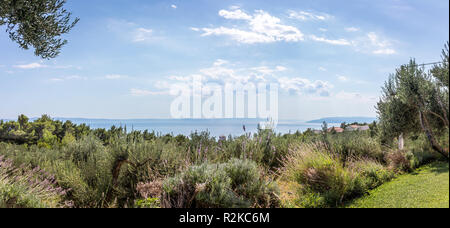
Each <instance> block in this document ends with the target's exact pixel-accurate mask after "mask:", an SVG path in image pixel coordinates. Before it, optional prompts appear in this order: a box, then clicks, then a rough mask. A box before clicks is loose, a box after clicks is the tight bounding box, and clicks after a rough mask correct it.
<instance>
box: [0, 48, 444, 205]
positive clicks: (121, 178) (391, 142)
mask: <svg viewBox="0 0 450 228" xmlns="http://www.w3.org/2000/svg"><path fill="white" fill-rule="evenodd" d="M448 102H449V100H448V46H446V49H445V50H444V54H443V63H442V64H438V65H435V66H434V67H433V69H432V70H431V71H429V72H425V70H424V69H423V68H420V66H418V65H417V64H416V63H415V62H414V61H411V62H410V63H409V64H408V65H405V66H402V67H401V68H400V69H399V70H398V71H397V72H396V74H394V75H392V76H391V78H390V80H389V81H388V82H387V83H386V85H385V87H384V90H383V97H382V99H381V101H380V102H379V104H378V107H377V108H378V112H379V121H378V122H374V123H372V124H371V125H370V130H369V131H348V132H343V133H337V132H336V131H330V132H328V131H327V130H326V129H327V127H326V125H324V130H325V131H322V132H321V133H315V132H314V131H312V130H311V129H310V130H308V131H305V132H302V133H300V132H297V133H295V134H284V135H281V134H276V133H275V132H274V131H273V130H264V129H260V130H259V131H258V132H257V133H255V134H250V133H249V134H245V135H242V136H239V137H232V136H229V137H219V138H215V137H211V136H210V135H209V133H208V132H201V133H197V132H195V133H192V134H191V135H190V136H183V135H178V136H174V135H160V134H157V133H155V132H149V131H143V132H140V131H128V130H127V129H126V128H122V127H119V128H117V127H112V128H111V129H109V130H106V129H90V127H89V126H87V125H84V124H82V125H75V124H73V123H71V122H70V121H66V122H61V121H55V120H52V119H51V118H50V117H49V116H46V115H44V116H42V117H41V118H39V119H36V120H35V121H32V122H30V121H29V119H28V118H27V117H26V116H24V115H21V116H19V118H18V120H17V121H7V122H5V121H0V156H1V159H0V207H80V208H84V207H137V208H142V207H197V208H217V207H227V208H228V207H255V208H266V207H341V206H343V205H345V203H346V202H349V201H351V200H353V199H355V198H358V197H360V196H364V195H365V194H366V193H367V192H368V191H370V190H372V189H375V188H376V187H378V186H380V185H382V184H383V183H385V182H387V181H389V180H391V179H392V178H394V177H396V176H397V175H399V174H402V173H407V172H411V171H413V170H414V169H416V168H418V167H420V166H422V165H424V164H427V163H430V162H432V161H436V160H445V161H447V162H448V147H449V128H448V120H449V119H448V118H449V116H448V113H447V111H448V108H449V103H448ZM344 126H345V124H344ZM402 134H403V135H404V138H405V145H406V146H405V147H404V148H403V149H398V146H397V141H398V139H399V136H400V135H402Z"/></svg>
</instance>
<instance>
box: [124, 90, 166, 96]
mask: <svg viewBox="0 0 450 228" xmlns="http://www.w3.org/2000/svg"><path fill="white" fill-rule="evenodd" d="M130 94H131V95H132V96H135V97H143V96H150V95H152V96H153V95H166V94H168V93H167V92H161V91H159V92H155V91H150V90H144V89H135V88H133V89H131V90H130Z"/></svg>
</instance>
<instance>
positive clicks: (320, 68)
mask: <svg viewBox="0 0 450 228" xmlns="http://www.w3.org/2000/svg"><path fill="white" fill-rule="evenodd" d="M319 70H320V71H324V72H325V71H327V69H326V68H325V67H319Z"/></svg>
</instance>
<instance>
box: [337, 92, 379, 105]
mask: <svg viewBox="0 0 450 228" xmlns="http://www.w3.org/2000/svg"><path fill="white" fill-rule="evenodd" d="M333 97H335V98H337V99H340V100H350V101H354V102H358V103H374V102H377V100H378V98H377V97H376V96H371V95H366V94H361V93H355V92H345V91H341V92H339V93H337V94H335V95H333Z"/></svg>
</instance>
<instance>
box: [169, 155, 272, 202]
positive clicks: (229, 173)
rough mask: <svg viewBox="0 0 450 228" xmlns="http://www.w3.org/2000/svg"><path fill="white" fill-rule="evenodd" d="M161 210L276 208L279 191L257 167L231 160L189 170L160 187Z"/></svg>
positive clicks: (242, 161) (253, 164)
mask: <svg viewBox="0 0 450 228" xmlns="http://www.w3.org/2000/svg"><path fill="white" fill-rule="evenodd" d="M163 190H164V194H163V199H162V205H163V206H164V207H177V208H192V207H193V208H244V207H246V208H248V207H263V208H264V207H276V206H278V200H277V198H276V195H277V194H278V193H277V192H278V190H277V187H276V185H275V184H274V183H273V182H269V181H266V180H265V178H264V177H263V176H261V174H260V170H259V169H258V166H257V165H256V163H254V162H252V161H249V160H239V159H232V160H230V161H229V162H227V163H222V164H207V163H205V164H202V165H200V166H192V167H190V168H189V169H188V170H186V171H185V172H183V173H181V174H179V175H177V176H175V177H174V178H169V179H167V180H166V181H165V182H164V184H163Z"/></svg>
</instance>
